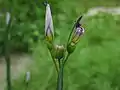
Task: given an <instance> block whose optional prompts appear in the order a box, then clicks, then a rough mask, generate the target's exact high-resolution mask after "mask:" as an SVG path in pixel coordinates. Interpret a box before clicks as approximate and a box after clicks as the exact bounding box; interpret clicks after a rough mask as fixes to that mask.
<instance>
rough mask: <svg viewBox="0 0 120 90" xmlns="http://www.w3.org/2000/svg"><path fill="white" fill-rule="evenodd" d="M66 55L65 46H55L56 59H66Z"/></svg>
mask: <svg viewBox="0 0 120 90" xmlns="http://www.w3.org/2000/svg"><path fill="white" fill-rule="evenodd" d="M64 54H65V48H64V46H63V45H61V46H60V45H56V46H55V59H58V60H60V59H62V58H63V57H64Z"/></svg>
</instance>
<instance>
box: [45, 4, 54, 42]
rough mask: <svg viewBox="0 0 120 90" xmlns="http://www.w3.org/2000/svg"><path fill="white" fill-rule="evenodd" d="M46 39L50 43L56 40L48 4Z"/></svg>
mask: <svg viewBox="0 0 120 90" xmlns="http://www.w3.org/2000/svg"><path fill="white" fill-rule="evenodd" d="M45 38H46V40H47V41H48V42H50V43H51V42H52V41H53V38H54V30H53V21H52V15H51V10H50V5H49V4H46V16H45Z"/></svg>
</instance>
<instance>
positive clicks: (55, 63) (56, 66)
mask: <svg viewBox="0 0 120 90" xmlns="http://www.w3.org/2000/svg"><path fill="white" fill-rule="evenodd" d="M50 54H51V57H52V60H53V63H54V65H55V68H56V71H57V73H58V71H59V68H58V65H57V62H56V61H55V59H54V57H53V56H52V53H51V51H50Z"/></svg>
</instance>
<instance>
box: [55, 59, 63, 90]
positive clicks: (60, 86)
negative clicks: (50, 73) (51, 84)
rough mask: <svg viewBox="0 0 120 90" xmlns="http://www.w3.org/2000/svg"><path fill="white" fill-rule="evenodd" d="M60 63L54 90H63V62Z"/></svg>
mask: <svg viewBox="0 0 120 90" xmlns="http://www.w3.org/2000/svg"><path fill="white" fill-rule="evenodd" d="M61 61H62V63H61V64H60V70H59V73H58V79H57V89H56V90H63V70H64V65H63V60H61Z"/></svg>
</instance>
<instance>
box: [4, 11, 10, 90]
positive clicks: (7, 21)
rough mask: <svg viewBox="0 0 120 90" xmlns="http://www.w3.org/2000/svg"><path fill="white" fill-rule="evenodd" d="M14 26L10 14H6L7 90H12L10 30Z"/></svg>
mask: <svg viewBox="0 0 120 90" xmlns="http://www.w3.org/2000/svg"><path fill="white" fill-rule="evenodd" d="M11 24H12V17H11V15H10V13H9V12H7V14H6V30H5V35H4V36H5V37H4V39H5V40H4V52H5V53H4V55H5V60H6V80H7V81H6V82H7V90H11V61H10V46H9V44H10V43H9V41H10V40H9V35H10V28H11Z"/></svg>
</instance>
